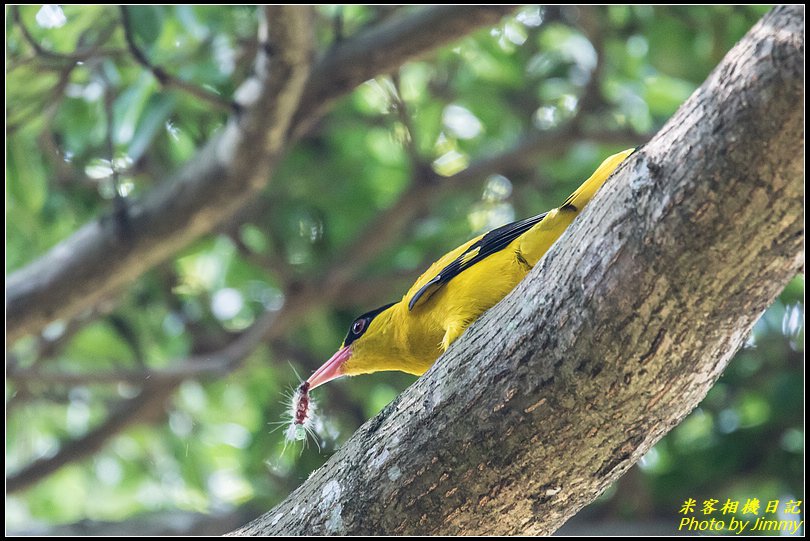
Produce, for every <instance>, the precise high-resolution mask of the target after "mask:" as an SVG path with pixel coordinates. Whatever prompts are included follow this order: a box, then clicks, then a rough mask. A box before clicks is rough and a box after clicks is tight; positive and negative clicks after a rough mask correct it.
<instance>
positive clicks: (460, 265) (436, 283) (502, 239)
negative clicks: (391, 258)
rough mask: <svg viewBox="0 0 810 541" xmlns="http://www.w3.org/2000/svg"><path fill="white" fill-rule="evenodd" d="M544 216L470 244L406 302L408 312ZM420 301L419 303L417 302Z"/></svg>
mask: <svg viewBox="0 0 810 541" xmlns="http://www.w3.org/2000/svg"><path fill="white" fill-rule="evenodd" d="M546 214H548V212H544V213H543V214H538V215H537V216H532V217H531V218H526V219H525V220H520V221H517V222H512V223H511V224H506V225H503V226H501V227H499V228H497V229H493V230H492V231H490V232H489V233H487V234H486V235H484V236H483V237H481V239H480V240H479V241H478V242H476V243H474V244H472V245H471V246H470V247H469V248H467V250H465V251H464V253H463V254H461V255H460V256H458V257H457V258H456V259H454V260H453V261H452V262H450V264H448V265H447V266H446V267H445V268H443V269H442V270H441V271H439V274H437V275H436V276H434V277H433V278H432V279H431V280H430V281H429V282H428V283H426V284H425V285H423V286H422V287H421V288H420V289H419V291H417V292H416V293H415V294H414V296H413V297H411V300H410V301H409V302H408V310H413V309H414V307H415V306H418V305H419V304H421V303H423V302H425V301H427V300H428V299H429V298H430V297H431V296H432V295H433V294H434V293H435V292H436V291H438V290H439V289H441V287H442V286H444V284H446V283H447V282H449V281H450V280H452V279H453V278H455V277H456V276H458V275H459V274H460V273H461V272H462V271H464V270H465V269H468V268H470V267H471V266H472V265H475V264H476V263H478V262H479V261H481V260H482V259H484V258H486V257H488V256H490V255H492V254H494V253H496V252H500V251H501V250H503V249H504V248H506V247H507V246H508V245H509V244H510V243H511V242H512V241H513V240H515V239H516V238H518V237H519V236H521V235H522V234H523V233H525V232H526V231H528V230H529V229H531V228H532V227H533V226H534V225H535V224H537V223H539V222H540V221H541V220H542V219H543V218H545V217H546ZM476 249H478V253H477V254H475V256H473V257H470V258H469V259H467V257H466V256H467V255H468V254H470V253H471V252H475V250H476ZM420 299H421V303H420V302H419V301H420Z"/></svg>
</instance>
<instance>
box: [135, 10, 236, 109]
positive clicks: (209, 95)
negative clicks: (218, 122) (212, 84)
mask: <svg viewBox="0 0 810 541" xmlns="http://www.w3.org/2000/svg"><path fill="white" fill-rule="evenodd" d="M121 23H122V24H123V26H124V38H125V39H126V42H127V47H128V48H129V52H130V53H131V54H132V57H133V58H134V59H135V61H136V62H138V64H140V65H141V66H143V67H144V68H146V69H148V70H149V71H151V72H152V75H154V76H155V79H157V81H158V83H160V84H161V86H163V87H165V88H174V89H176V90H180V91H183V92H185V93H187V94H190V95H192V96H194V97H196V98H199V99H201V100H203V101H205V102H206V103H210V104H211V105H213V106H214V107H216V108H217V109H220V110H222V111H226V112H233V111H234V108H235V106H234V104H233V103H232V102H229V101H226V100H223V99H222V98H221V97H219V96H218V95H217V94H215V93H214V92H211V91H210V90H207V89H205V88H202V87H199V86H196V85H194V84H192V83H189V82H186V81H183V80H182V79H178V78H177V77H174V76H172V75H171V74H169V72H167V71H166V70H165V69H163V68H162V67H160V66H156V65H154V64H152V63H151V62H150V61H149V59H148V58H147V57H146V54H145V53H144V52H143V51H142V50H141V48H140V47H138V44H137V43H135V34H134V33H133V31H132V26H131V24H130V18H129V8H128V7H127V6H121Z"/></svg>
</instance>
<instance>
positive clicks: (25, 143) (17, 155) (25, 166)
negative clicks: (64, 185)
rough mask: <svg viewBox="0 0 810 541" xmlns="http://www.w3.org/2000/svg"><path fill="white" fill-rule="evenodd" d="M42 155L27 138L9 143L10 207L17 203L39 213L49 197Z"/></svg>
mask: <svg viewBox="0 0 810 541" xmlns="http://www.w3.org/2000/svg"><path fill="white" fill-rule="evenodd" d="M42 159H43V156H42V153H41V152H39V149H38V148H37V146H36V144H35V143H34V141H32V140H31V139H28V138H27V137H14V138H11V139H10V140H9V143H8V163H7V167H8V189H9V195H10V198H9V199H10V200H9V204H10V206H13V205H14V203H15V202H18V203H19V204H21V205H23V206H25V207H26V208H27V209H28V210H29V211H31V212H39V211H40V210H41V209H42V206H43V205H44V204H45V198H46V197H47V195H48V183H47V180H46V176H45V175H46V173H45V167H44V166H43V164H42Z"/></svg>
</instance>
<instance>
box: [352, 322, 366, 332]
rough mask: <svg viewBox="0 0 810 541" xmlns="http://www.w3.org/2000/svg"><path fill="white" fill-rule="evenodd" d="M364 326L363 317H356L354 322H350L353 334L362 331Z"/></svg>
mask: <svg viewBox="0 0 810 541" xmlns="http://www.w3.org/2000/svg"><path fill="white" fill-rule="evenodd" d="M365 328H366V320H365V319H358V320H357V321H355V322H354V323H352V332H353V333H354V334H360V333H361V332H363V329H365Z"/></svg>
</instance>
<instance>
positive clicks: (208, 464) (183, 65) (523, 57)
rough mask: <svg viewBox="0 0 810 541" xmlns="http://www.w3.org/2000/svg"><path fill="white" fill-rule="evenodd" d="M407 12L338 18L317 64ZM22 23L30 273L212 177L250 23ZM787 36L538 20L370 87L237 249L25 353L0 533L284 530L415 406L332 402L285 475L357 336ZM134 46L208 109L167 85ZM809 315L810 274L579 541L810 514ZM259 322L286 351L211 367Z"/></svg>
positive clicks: (27, 342)
mask: <svg viewBox="0 0 810 541" xmlns="http://www.w3.org/2000/svg"><path fill="white" fill-rule="evenodd" d="M414 9H418V8H391V7H383V6H380V7H362V6H344V7H337V6H320V7H318V8H317V17H318V20H317V23H316V28H317V40H318V44H319V49H320V50H321V51H323V50H326V49H328V48H329V47H330V46H331V45H332V44H333V43H335V42H336V41H339V40H343V39H351V36H352V35H353V34H354V33H356V32H360V31H362V30H363V29H364V28H366V27H369V26H373V25H375V24H377V23H378V22H379V21H381V20H383V19H387V18H390V17H398V16H402V15H403V14H407V13H409V12H412V11H413V10H414ZM462 9H463V8H462ZM6 10H7V24H6V47H7V51H6V74H7V85H6V137H7V143H6V145H7V146H6V153H7V154H6V157H7V160H6V178H7V184H6V190H7V192H6V201H7V211H6V227H7V229H6V230H7V233H6V235H7V236H6V272H7V273H9V272H11V271H14V270H16V269H19V268H21V267H23V266H25V265H26V264H28V263H30V262H31V261H32V260H34V259H35V258H36V257H37V256H39V255H41V254H42V253H44V252H45V251H46V250H48V249H49V248H51V247H52V246H54V245H55V244H56V243H58V242H59V241H60V240H63V239H65V238H67V237H69V236H70V235H71V234H72V233H73V232H75V231H76V230H77V229H78V227H79V226H81V225H82V224H84V223H86V222H88V221H89V220H92V219H93V218H96V217H98V216H100V215H102V214H103V213H109V212H110V211H111V210H112V209H113V208H114V207H115V205H116V200H118V201H119V202H120V201H125V200H126V199H128V198H135V197H138V196H139V195H141V194H143V193H145V192H147V191H149V190H150V189H151V188H152V187H153V186H154V185H155V183H156V182H157V181H158V179H162V178H165V177H166V176H168V174H169V173H170V172H171V171H173V170H175V169H176V168H177V167H179V166H180V165H181V164H183V163H184V162H186V161H187V160H189V159H190V158H192V156H193V155H194V154H195V152H196V151H197V150H198V149H199V148H200V147H201V146H202V144H203V143H204V142H205V141H207V140H208V139H209V137H211V136H212V134H214V133H215V132H216V130H217V129H218V128H220V127H221V126H222V125H223V123H224V120H225V118H226V112H225V111H222V110H219V109H218V108H217V107H213V106H212V105H211V103H209V102H206V101H204V100H202V99H200V97H199V95H198V94H199V93H198V90H199V89H202V90H204V91H205V93H207V94H206V95H213V96H221V97H222V99H223V100H227V98H228V97H230V96H231V95H232V93H233V91H234V90H235V88H236V87H237V86H238V85H239V83H240V82H241V81H243V80H244V78H245V77H246V74H248V73H249V71H250V69H251V61H252V59H253V57H254V54H255V51H256V48H257V41H256V26H257V23H256V21H257V16H256V13H255V9H254V8H251V7H220V6H207V7H189V6H171V7H148V6H145V7H132V8H129V9H128V13H127V14H126V17H125V18H124V17H122V12H121V10H120V9H119V8H118V7H116V6H108V7H97V6H90V7H79V6H63V7H58V6H23V7H10V8H9V7H7V8H6ZM766 11H767V8H765V7H755V6H742V7H740V6H737V7H733V6H718V7H708V6H700V7H644V6H638V7H636V6H634V7H623V6H609V7H605V6H602V7H580V8H575V7H564V8H560V7H557V8H541V7H525V8H521V9H519V10H518V11H516V12H515V14H514V15H513V16H509V17H507V18H505V19H503V20H502V22H501V23H500V24H499V25H498V26H496V27H494V28H491V29H485V30H482V31H480V32H478V33H476V34H473V35H471V36H469V37H467V38H465V39H463V40H461V41H459V42H458V43H456V44H455V45H453V46H451V47H447V48H443V49H439V50H437V51H436V52H435V54H433V55H431V56H430V57H429V58H427V59H426V60H423V61H419V62H412V63H409V64H406V65H403V66H402V67H401V69H400V70H399V71H398V72H396V73H395V74H393V75H391V76H390V77H380V78H377V79H375V80H371V81H368V82H366V83H364V84H363V85H361V86H360V87H359V88H357V89H356V90H355V91H354V92H353V93H351V94H350V95H349V96H347V97H346V98H345V99H343V100H341V101H340V102H339V103H338V104H337V106H336V107H334V108H333V109H332V110H331V111H330V112H329V113H328V114H327V115H326V116H325V117H324V118H323V119H322V120H321V121H320V122H319V123H318V124H317V125H316V126H314V127H313V128H312V129H311V130H310V131H309V132H308V133H307V134H306V135H305V137H303V138H302V139H301V140H300V141H299V142H298V143H297V144H296V145H295V146H294V147H293V148H292V149H290V151H289V153H288V155H287V156H286V159H285V161H284V164H283V166H282V168H281V169H280V170H279V171H278V172H277V174H275V175H274V177H273V179H272V181H271V182H270V183H269V184H268V187H267V188H266V189H265V190H264V192H263V194H262V197H261V198H258V199H256V200H255V201H253V202H252V203H251V205H250V206H249V207H247V208H245V209H243V211H242V212H240V214H238V215H237V216H235V217H234V218H233V220H231V221H230V222H228V223H224V224H222V225H221V226H220V227H219V228H218V230H217V233H216V234H213V235H210V236H208V237H205V238H203V239H200V240H198V241H197V242H195V243H194V244H192V245H191V246H189V247H187V248H186V249H184V250H182V251H181V252H179V253H177V254H176V256H175V257H173V258H172V259H171V260H169V261H167V262H165V263H164V264H162V265H160V266H158V267H157V268H155V269H153V270H151V271H150V272H148V273H147V274H146V275H144V276H143V277H141V278H140V279H139V280H137V281H136V282H134V283H132V284H130V286H129V287H128V289H127V290H126V291H125V292H124V293H123V294H122V295H121V296H119V297H116V298H110V299H108V300H106V301H105V302H103V303H101V304H100V305H99V306H97V307H96V309H94V310H92V311H89V312H86V313H84V314H82V315H81V316H80V317H78V318H76V319H74V320H70V321H62V320H59V321H54V322H53V323H51V324H50V325H48V326H47V327H46V328H45V329H44V330H43V332H42V333H41V334H40V335H38V336H28V337H26V338H24V339H21V340H19V341H17V342H15V343H7V344H6V348H7V349H6V353H7V364H6V477H7V483H8V485H7V496H6V508H5V510H6V519H5V520H6V531H7V532H9V533H69V532H73V533H96V534H103V533H113V534H115V533H117V534H137V533H140V534H147V533H153V534H157V533H181V534H193V533H209V534H216V533H221V532H225V531H228V530H230V529H232V528H234V527H237V526H239V525H241V524H243V523H244V522H246V521H247V520H249V519H251V518H254V517H255V516H257V515H258V514H260V513H262V512H264V511H266V510H268V509H269V508H270V507H271V506H273V505H274V504H276V503H277V502H279V501H280V500H282V499H283V498H284V497H285V496H287V494H288V493H289V492H290V491H291V490H292V489H294V488H295V487H297V486H298V485H299V484H300V483H301V482H302V481H304V480H305V479H306V478H307V476H308V475H309V474H310V472H312V471H313V470H314V469H316V468H318V467H319V466H320V465H321V464H322V463H323V462H324V461H325V460H326V459H327V458H328V457H329V456H330V455H331V453H332V452H334V450H335V449H336V448H338V447H340V445H341V444H342V442H344V441H345V440H346V439H347V438H349V437H350V436H351V434H352V433H353V432H354V430H355V429H356V428H357V427H358V426H359V425H360V424H362V423H363V422H364V421H365V420H367V419H369V418H370V417H372V416H373V415H374V414H375V413H376V412H378V411H379V410H380V409H381V408H382V407H383V406H385V405H386V404H387V403H388V402H389V401H390V400H392V399H393V398H394V397H395V396H396V395H397V394H398V393H399V392H401V391H402V390H403V389H404V388H405V387H407V386H408V385H409V384H410V383H411V382H413V381H414V378H413V377H411V376H408V375H405V374H399V373H381V374H376V375H371V376H363V377H358V378H354V379H350V380H343V381H340V382H336V383H333V384H330V385H328V386H326V387H324V388H323V389H319V390H318V391H317V392H316V393H315V394H314V397H315V399H316V400H317V402H318V409H319V412H320V416H321V421H322V427H321V434H320V439H321V441H320V442H318V443H319V446H318V445H315V444H314V442H310V445H309V446H308V447H306V448H303V447H302V446H301V445H300V444H297V445H289V446H287V448H286V451H285V452H282V450H283V432H284V430H283V429H282V430H274V429H275V428H276V427H278V426H280V425H278V424H276V423H278V422H279V421H283V420H285V419H286V418H287V414H286V409H285V405H284V402H285V396H288V395H289V394H290V391H291V389H292V388H293V387H294V386H295V385H296V384H297V383H298V381H299V378H300V377H306V375H308V374H309V373H310V372H311V371H312V370H314V369H315V368H317V367H318V366H319V365H320V364H321V363H322V362H323V361H324V360H326V359H327V358H328V357H329V356H330V355H331V354H332V353H333V352H334V351H335V350H336V348H337V347H338V346H339V344H340V342H341V341H342V339H343V337H344V336H345V333H346V329H347V327H348V325H349V323H350V322H351V321H352V320H353V319H354V317H355V316H356V315H358V314H360V313H363V312H365V311H367V310H370V309H372V308H375V307H377V306H379V305H381V304H384V303H387V302H390V301H393V300H396V299H398V298H399V297H400V296H401V295H402V293H403V292H404V291H405V290H406V289H407V288H408V286H409V285H410V284H411V283H412V282H413V280H414V279H415V278H416V276H418V275H419V274H420V273H421V271H422V270H424V268H425V267H426V266H427V265H428V264H429V263H431V262H432V261H433V260H434V259H435V258H437V257H438V256H440V255H442V254H443V253H444V252H445V251H447V250H449V249H450V248H453V247H455V246H457V245H458V244H460V243H462V242H464V241H466V240H467V239H469V238H470V237H471V236H473V235H476V234H479V233H481V232H483V231H486V230H488V229H491V228H493V227H496V226H499V225H502V224H504V223H507V222H509V221H513V220H515V219H519V218H523V217H527V216H530V215H534V214H537V213H539V212H542V211H545V210H548V209H549V208H552V207H555V206H557V205H559V204H560V203H561V202H562V201H563V200H564V198H565V197H566V196H567V195H568V194H569V193H570V192H571V191H572V190H573V189H574V188H575V187H577V186H578V185H579V183H580V182H581V181H582V180H584V179H585V178H586V177H587V176H588V175H589V174H590V173H591V172H592V171H593V169H594V168H595V167H596V166H597V165H598V164H599V162H600V161H601V160H602V159H603V158H604V157H606V156H607V155H608V154H611V153H613V152H616V151H619V150H622V149H624V148H628V147H631V146H636V145H639V144H642V143H644V142H646V141H647V140H648V139H649V138H650V137H651V136H652V135H653V134H654V133H655V132H656V130H658V129H659V128H660V127H661V126H662V125H663V124H664V122H665V121H666V120H667V119H668V118H669V117H670V116H671V115H672V114H673V113H674V112H675V110H676V109H677V108H678V106H679V105H680V104H681V103H682V102H683V101H684V100H685V99H686V98H687V97H688V96H689V95H690V94H691V92H692V91H693V90H695V89H696V88H697V87H698V86H699V85H700V84H701V83H702V82H703V80H704V79H705V78H706V76H707V75H708V74H709V72H710V71H711V70H712V69H713V68H714V66H715V65H717V63H718V62H719V61H720V60H721V59H722V58H723V56H724V55H725V54H726V52H727V51H728V50H729V49H730V48H731V47H732V46H733V45H734V43H735V42H736V41H737V40H738V39H739V38H741V37H742V36H743V34H744V33H745V32H746V31H748V29H749V28H750V27H751V26H752V25H753V24H754V23H755V22H756V21H757V20H758V19H759V18H760V17H761V16H762V15H763V14H764V13H765V12H766ZM124 21H126V22H124ZM125 26H126V30H128V31H129V32H130V34H131V35H134V36H135V42H136V43H137V44H138V46H139V47H140V49H141V50H142V52H143V53H144V54H145V55H146V56H147V57H148V58H149V60H150V62H151V63H152V64H153V65H154V66H160V67H161V68H162V69H164V70H165V71H166V72H168V73H169V74H171V76H172V77H175V78H176V79H177V80H181V81H186V82H189V83H191V84H192V85H193V86H194V87H195V89H197V90H196V91H191V92H189V91H184V90H182V89H180V90H178V89H173V88H164V87H162V86H161V84H160V83H159V82H158V80H157V79H156V78H155V76H154V75H153V74H152V73H151V72H150V71H149V70H148V69H146V68H145V67H144V66H143V65H141V64H140V63H139V62H137V61H136V58H135V55H134V54H133V50H132V47H131V46H128V44H127V42H126V40H125V39H124V35H125ZM113 168H114V169H115V170H116V171H117V172H118V174H119V178H118V179H117V181H115V182H114V180H113V174H112V171H113ZM803 299H804V278H803V276H797V277H796V278H795V279H794V280H793V281H792V282H791V283H790V284H789V285H788V286H787V288H786V289H785V290H784V292H783V293H782V295H781V296H780V297H779V298H778V299H777V301H776V302H775V303H774V305H773V306H771V307H770V308H769V309H768V311H767V312H766V313H765V314H764V315H763V317H762V319H761V320H760V321H759V323H758V324H757V325H756V327H755V329H754V332H753V333H752V335H751V337H750V338H749V340H748V342H747V344H746V346H745V347H744V349H743V350H741V351H740V352H739V354H738V355H737V358H736V359H734V361H733V362H732V363H731V364H730V366H729V368H728V369H727V370H726V373H725V374H724V375H723V377H722V378H721V379H720V381H719V382H718V384H717V385H716V386H715V387H714V388H713V389H712V390H711V392H710V393H709V395H708V396H707V397H706V399H705V400H704V402H703V403H702V404H701V405H700V406H699V407H698V408H697V409H696V410H695V411H694V412H692V414H691V415H690V416H689V417H688V418H687V419H686V420H685V421H684V422H683V423H682V424H681V425H680V426H678V427H677V428H675V429H674V430H673V431H672V432H671V433H670V434H669V435H668V436H667V437H665V438H664V439H663V440H662V441H661V442H660V443H659V444H658V445H657V446H655V448H654V449H653V450H652V451H651V452H650V453H649V454H648V455H647V456H646V457H645V458H644V459H643V460H642V461H641V462H640V463H639V464H638V465H636V466H635V467H634V468H633V469H632V470H631V471H630V472H629V473H628V474H627V475H625V476H624V477H623V478H622V479H620V480H619V481H618V482H617V483H616V484H615V485H614V486H613V487H612V488H611V489H610V490H608V492H606V493H605V494H604V495H603V496H602V497H600V498H599V500H598V501H597V502H595V503H594V504H593V505H591V506H590V507H588V508H586V509H585V510H583V511H582V512H581V513H580V514H579V515H578V516H577V517H575V518H574V519H572V520H571V522H570V523H569V524H568V525H567V526H566V527H565V528H564V529H563V530H562V532H564V533H572V534H573V533H611V532H613V533H620V532H624V533H638V534H641V533H665V532H672V531H674V530H675V528H676V526H677V521H678V518H679V517H680V515H678V510H679V509H680V507H681V505H682V503H683V502H684V500H686V499H688V498H694V499H696V500H697V501H698V502H699V505H700V502H702V501H703V500H706V499H710V498H715V499H718V500H720V502H721V504H722V502H724V501H725V500H726V499H727V498H730V499H732V500H734V499H736V500H743V501H744V500H745V499H747V498H752V497H756V498H759V499H760V500H762V501H763V502H765V501H768V500H776V499H778V500H780V501H781V502H786V501H787V500H789V499H793V500H804V493H803V490H804V488H803V478H804V467H803V454H804V431H803V404H804V402H803V400H804V398H803V396H804V384H803V358H804V350H803V344H804V304H803ZM268 322H269V323H268ZM258 323H262V324H269V331H268V336H269V339H267V340H265V341H263V342H262V343H260V344H259V345H258V346H257V347H255V348H253V349H252V352H251V353H250V354H249V355H247V356H246V357H240V358H236V359H229V361H230V362H228V363H224V364H223V365H222V366H221V367H220V369H218V370H206V369H201V368H198V367H196V366H195V365H194V363H193V362H192V361H193V360H194V359H196V358H199V357H192V356H203V357H205V356H211V357H215V356H216V355H217V354H218V353H219V352H222V351H223V350H224V348H226V347H227V346H228V345H229V344H233V343H234V341H235V340H238V339H239V338H240V337H243V336H244V335H245V333H246V332H247V331H248V330H249V329H251V328H253V327H252V326H254V325H256V324H258ZM748 518H750V517H748ZM611 528H619V529H617V530H615V531H614V530H611Z"/></svg>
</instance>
